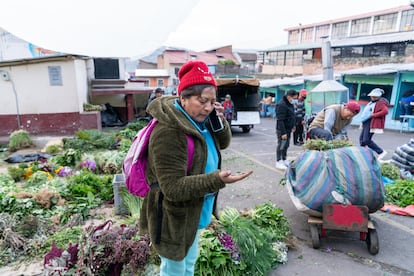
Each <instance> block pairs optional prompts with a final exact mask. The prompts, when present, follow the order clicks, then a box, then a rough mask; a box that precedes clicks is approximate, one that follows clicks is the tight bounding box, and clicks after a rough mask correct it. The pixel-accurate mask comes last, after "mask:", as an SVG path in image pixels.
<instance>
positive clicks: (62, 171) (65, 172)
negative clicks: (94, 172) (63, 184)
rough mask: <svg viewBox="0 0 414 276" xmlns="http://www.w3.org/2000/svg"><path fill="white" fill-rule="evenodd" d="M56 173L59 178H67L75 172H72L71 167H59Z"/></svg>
mask: <svg viewBox="0 0 414 276" xmlns="http://www.w3.org/2000/svg"><path fill="white" fill-rule="evenodd" d="M55 173H56V174H57V175H58V176H59V177H65V176H70V175H72V174H73V173H74V172H73V170H72V168H71V167H69V166H59V167H58V168H57V169H56V170H55Z"/></svg>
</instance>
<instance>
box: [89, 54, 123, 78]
mask: <svg viewBox="0 0 414 276" xmlns="http://www.w3.org/2000/svg"><path fill="white" fill-rule="evenodd" d="M93 63H94V67H95V79H119V63H118V60H117V59H111V58H95V59H94V60H93Z"/></svg>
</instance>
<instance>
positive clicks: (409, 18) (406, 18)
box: [400, 10, 414, 32]
mask: <svg viewBox="0 0 414 276" xmlns="http://www.w3.org/2000/svg"><path fill="white" fill-rule="evenodd" d="M412 30H414V10H408V11H403V12H402V15H401V25H400V31H402V32H403V31H412Z"/></svg>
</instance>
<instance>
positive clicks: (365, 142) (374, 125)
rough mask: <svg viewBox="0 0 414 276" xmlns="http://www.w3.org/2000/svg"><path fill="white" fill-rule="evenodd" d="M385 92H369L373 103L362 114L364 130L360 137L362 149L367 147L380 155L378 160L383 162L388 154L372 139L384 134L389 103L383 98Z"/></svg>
mask: <svg viewBox="0 0 414 276" xmlns="http://www.w3.org/2000/svg"><path fill="white" fill-rule="evenodd" d="M383 94H384V90H382V89H381V88H375V89H373V90H372V91H371V92H369V94H368V96H369V97H371V101H370V102H369V103H367V105H366V106H365V108H364V110H362V112H361V122H362V130H361V134H360V135H359V144H360V146H361V147H365V146H367V147H368V148H370V149H372V150H373V151H375V152H376V153H377V154H378V160H382V159H383V158H384V157H385V156H386V155H387V152H386V151H384V150H383V149H382V148H380V147H379V146H378V145H377V144H376V143H375V142H374V141H373V140H372V137H373V136H374V134H375V133H383V132H384V126H385V116H386V115H387V114H388V101H387V100H386V99H385V98H382V95H383Z"/></svg>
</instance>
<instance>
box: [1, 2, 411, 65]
mask: <svg viewBox="0 0 414 276" xmlns="http://www.w3.org/2000/svg"><path fill="white" fill-rule="evenodd" d="M1 3H2V7H1V9H0V27H1V28H3V29H6V30H7V31H9V32H11V33H13V34H15V35H17V36H19V37H20V38H22V39H24V40H26V41H28V42H31V43H33V44H36V45H37V46H40V47H43V48H46V49H50V50H54V51H59V52H66V53H74V54H86V55H92V56H124V57H139V56H142V55H146V54H148V53H150V52H152V51H153V50H154V49H156V48H157V47H159V46H162V45H165V46H176V47H184V48H188V49H191V50H195V51H203V50H208V49H211V48H216V47H220V46H225V45H233V48H236V49H259V50H264V49H267V48H271V47H274V46H279V45H283V44H286V43H287V32H286V31H284V29H285V28H287V27H294V26H298V25H299V23H301V24H303V25H305V24H310V23H316V22H320V21H324V20H330V19H336V18H338V17H346V16H352V15H358V14H361V13H366V12H372V11H378V10H383V9H388V8H393V7H397V6H402V5H408V4H409V0H347V1H334V0H330V1H328V0H313V1H310V0H286V1H280V0H253V1H252V0H174V1H172V0H149V1H148V0H117V1H113V0H99V1H97V0H96V1H92V0H71V1H65V0H59V1H56V0H36V1H33V0H1ZM0 43H1V41H0Z"/></svg>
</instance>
